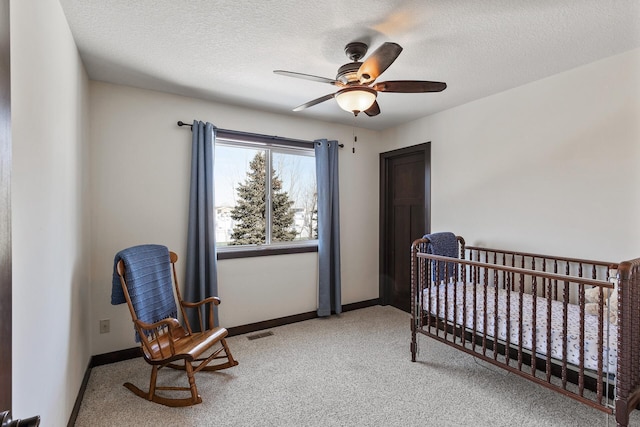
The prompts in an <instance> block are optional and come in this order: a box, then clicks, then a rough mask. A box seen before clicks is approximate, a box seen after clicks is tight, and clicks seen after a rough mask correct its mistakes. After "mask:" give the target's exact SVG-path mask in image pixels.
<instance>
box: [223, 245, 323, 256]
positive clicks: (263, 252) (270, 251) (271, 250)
mask: <svg viewBox="0 0 640 427" xmlns="http://www.w3.org/2000/svg"><path fill="white" fill-rule="evenodd" d="M308 252H318V245H317V244H310V245H299V246H285V247H282V246H280V247H278V246H266V247H261V248H251V249H241V250H233V251H220V250H218V260H223V259H236V258H252V257H257V256H271V255H289V254H302V253H308Z"/></svg>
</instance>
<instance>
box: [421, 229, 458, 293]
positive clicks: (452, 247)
mask: <svg viewBox="0 0 640 427" xmlns="http://www.w3.org/2000/svg"><path fill="white" fill-rule="evenodd" d="M423 238H424V239H428V240H429V244H428V245H427V253H429V254H432V255H440V256H446V257H449V258H458V239H457V238H456V235H455V234H453V233H451V232H448V231H446V232H441V233H432V234H425V235H424V237H423ZM432 263H433V264H432V265H433V269H432V275H433V277H432V280H433V281H434V282H440V281H443V280H448V279H449V278H451V277H455V276H456V264H454V263H452V262H444V261H432Z"/></svg>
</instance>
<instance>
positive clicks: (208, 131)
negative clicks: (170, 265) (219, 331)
mask: <svg viewBox="0 0 640 427" xmlns="http://www.w3.org/2000/svg"><path fill="white" fill-rule="evenodd" d="M191 132H192V142H191V190H190V193H189V228H188V232H187V260H186V281H185V289H184V294H185V301H189V302H196V301H200V300H202V299H204V298H208V297H211V296H217V295H218V268H217V259H216V234H215V225H214V215H215V211H214V202H213V201H214V188H213V163H214V144H215V127H214V126H213V125H212V124H211V123H208V122H207V123H203V122H201V121H194V122H193V126H192V127H191ZM189 311H190V312H191V313H189V314H188V317H189V322H190V323H191V325H192V326H195V327H197V326H198V321H197V313H195V312H194V310H189ZM203 315H205V313H203ZM215 317H216V318H215V319H214V321H215V324H216V325H217V324H218V313H217V310H216V314H215ZM206 321H208V319H207V320H206Z"/></svg>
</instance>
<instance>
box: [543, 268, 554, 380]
mask: <svg viewBox="0 0 640 427" xmlns="http://www.w3.org/2000/svg"><path fill="white" fill-rule="evenodd" d="M544 280H545V279H544V278H543V279H542V287H543V288H544ZM551 301H552V300H551V279H549V281H548V283H547V366H546V369H547V382H551Z"/></svg>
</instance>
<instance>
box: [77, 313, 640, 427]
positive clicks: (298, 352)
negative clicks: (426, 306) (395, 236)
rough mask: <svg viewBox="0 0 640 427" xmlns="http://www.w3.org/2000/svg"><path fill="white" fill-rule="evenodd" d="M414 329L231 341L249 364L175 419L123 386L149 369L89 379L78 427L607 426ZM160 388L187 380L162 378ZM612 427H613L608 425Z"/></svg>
mask: <svg viewBox="0 0 640 427" xmlns="http://www.w3.org/2000/svg"><path fill="white" fill-rule="evenodd" d="M409 325H410V317H409V315H408V314H406V313H404V312H402V311H399V310H397V309H395V308H392V307H381V306H376V307H370V308H366V309H362V310H356V311H350V312H347V313H344V314H342V315H340V316H332V317H331V318H328V319H313V320H309V321H305V322H300V323H296V324H292V325H287V326H281V327H278V328H273V329H271V331H272V332H273V333H274V335H272V336H268V337H264V338H260V339H256V340H248V339H247V337H246V336H236V337H231V338H229V339H228V342H229V345H230V347H231V351H232V352H233V354H234V357H235V358H236V359H237V360H238V361H239V362H240V364H239V365H238V366H236V367H234V368H231V369H228V370H226V371H219V372H215V373H207V372H201V373H199V374H197V375H196V383H197V385H198V389H199V392H200V395H201V396H202V400H203V403H201V404H200V405H196V406H192V407H188V408H167V407H164V406H162V405H157V404H154V403H151V402H148V401H146V400H144V399H141V398H139V397H137V396H135V395H133V394H132V393H131V392H129V391H128V390H127V389H125V388H124V387H123V386H122V384H123V383H124V382H126V381H131V382H133V383H134V384H136V385H138V386H139V387H141V388H145V389H146V388H147V387H148V383H149V374H150V370H151V368H150V366H149V365H147V364H146V363H145V362H144V360H143V359H141V358H139V359H133V360H128V361H124V362H119V363H114V364H111V365H105V366H100V367H96V368H94V369H93V371H92V372H91V377H90V379H89V383H88V386H87V390H86V393H85V396H84V400H83V402H82V406H81V408H80V412H79V414H78V418H77V422H76V426H79V427H83V426H91V427H98V426H139V427H142V426H150V427H151V426H153V427H158V426H278V427H279V426H536V427H541V426H600V425H602V426H606V425H607V417H606V415H605V414H604V413H602V412H600V411H597V410H595V409H592V408H590V407H588V406H586V405H583V404H580V403H578V402H576V401H574V400H572V399H569V398H567V397H564V396H561V395H560V394H557V393H554V392H552V391H549V390H547V389H545V388H544V387H541V386H538V385H536V384H534V383H531V382H529V381H527V380H524V379H522V378H520V377H518V376H517V375H513V374H509V373H507V372H506V371H503V370H500V369H499V368H496V367H493V366H492V365H488V364H486V363H484V362H478V361H477V360H476V359H474V358H473V357H471V356H469V355H467V354H465V353H462V352H460V351H457V350H455V349H453V348H450V347H448V346H446V345H443V344H440V343H438V342H436V341H434V340H432V339H429V338H426V337H420V355H419V358H418V362H416V363H412V362H411V354H410V352H409V342H410V330H409ZM159 377H160V379H161V380H162V381H165V382H169V383H171V382H173V383H174V384H175V382H176V381H181V382H182V384H186V381H185V380H184V379H183V377H184V378H186V377H185V376H184V373H181V372H177V371H173V370H170V369H163V370H161V371H160V375H159ZM639 413H640V411H635V412H634V413H633V414H632V422H631V425H632V426H636V427H637V426H640V414H639ZM608 421H609V425H610V426H614V425H615V420H614V419H613V417H609V420H608Z"/></svg>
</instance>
